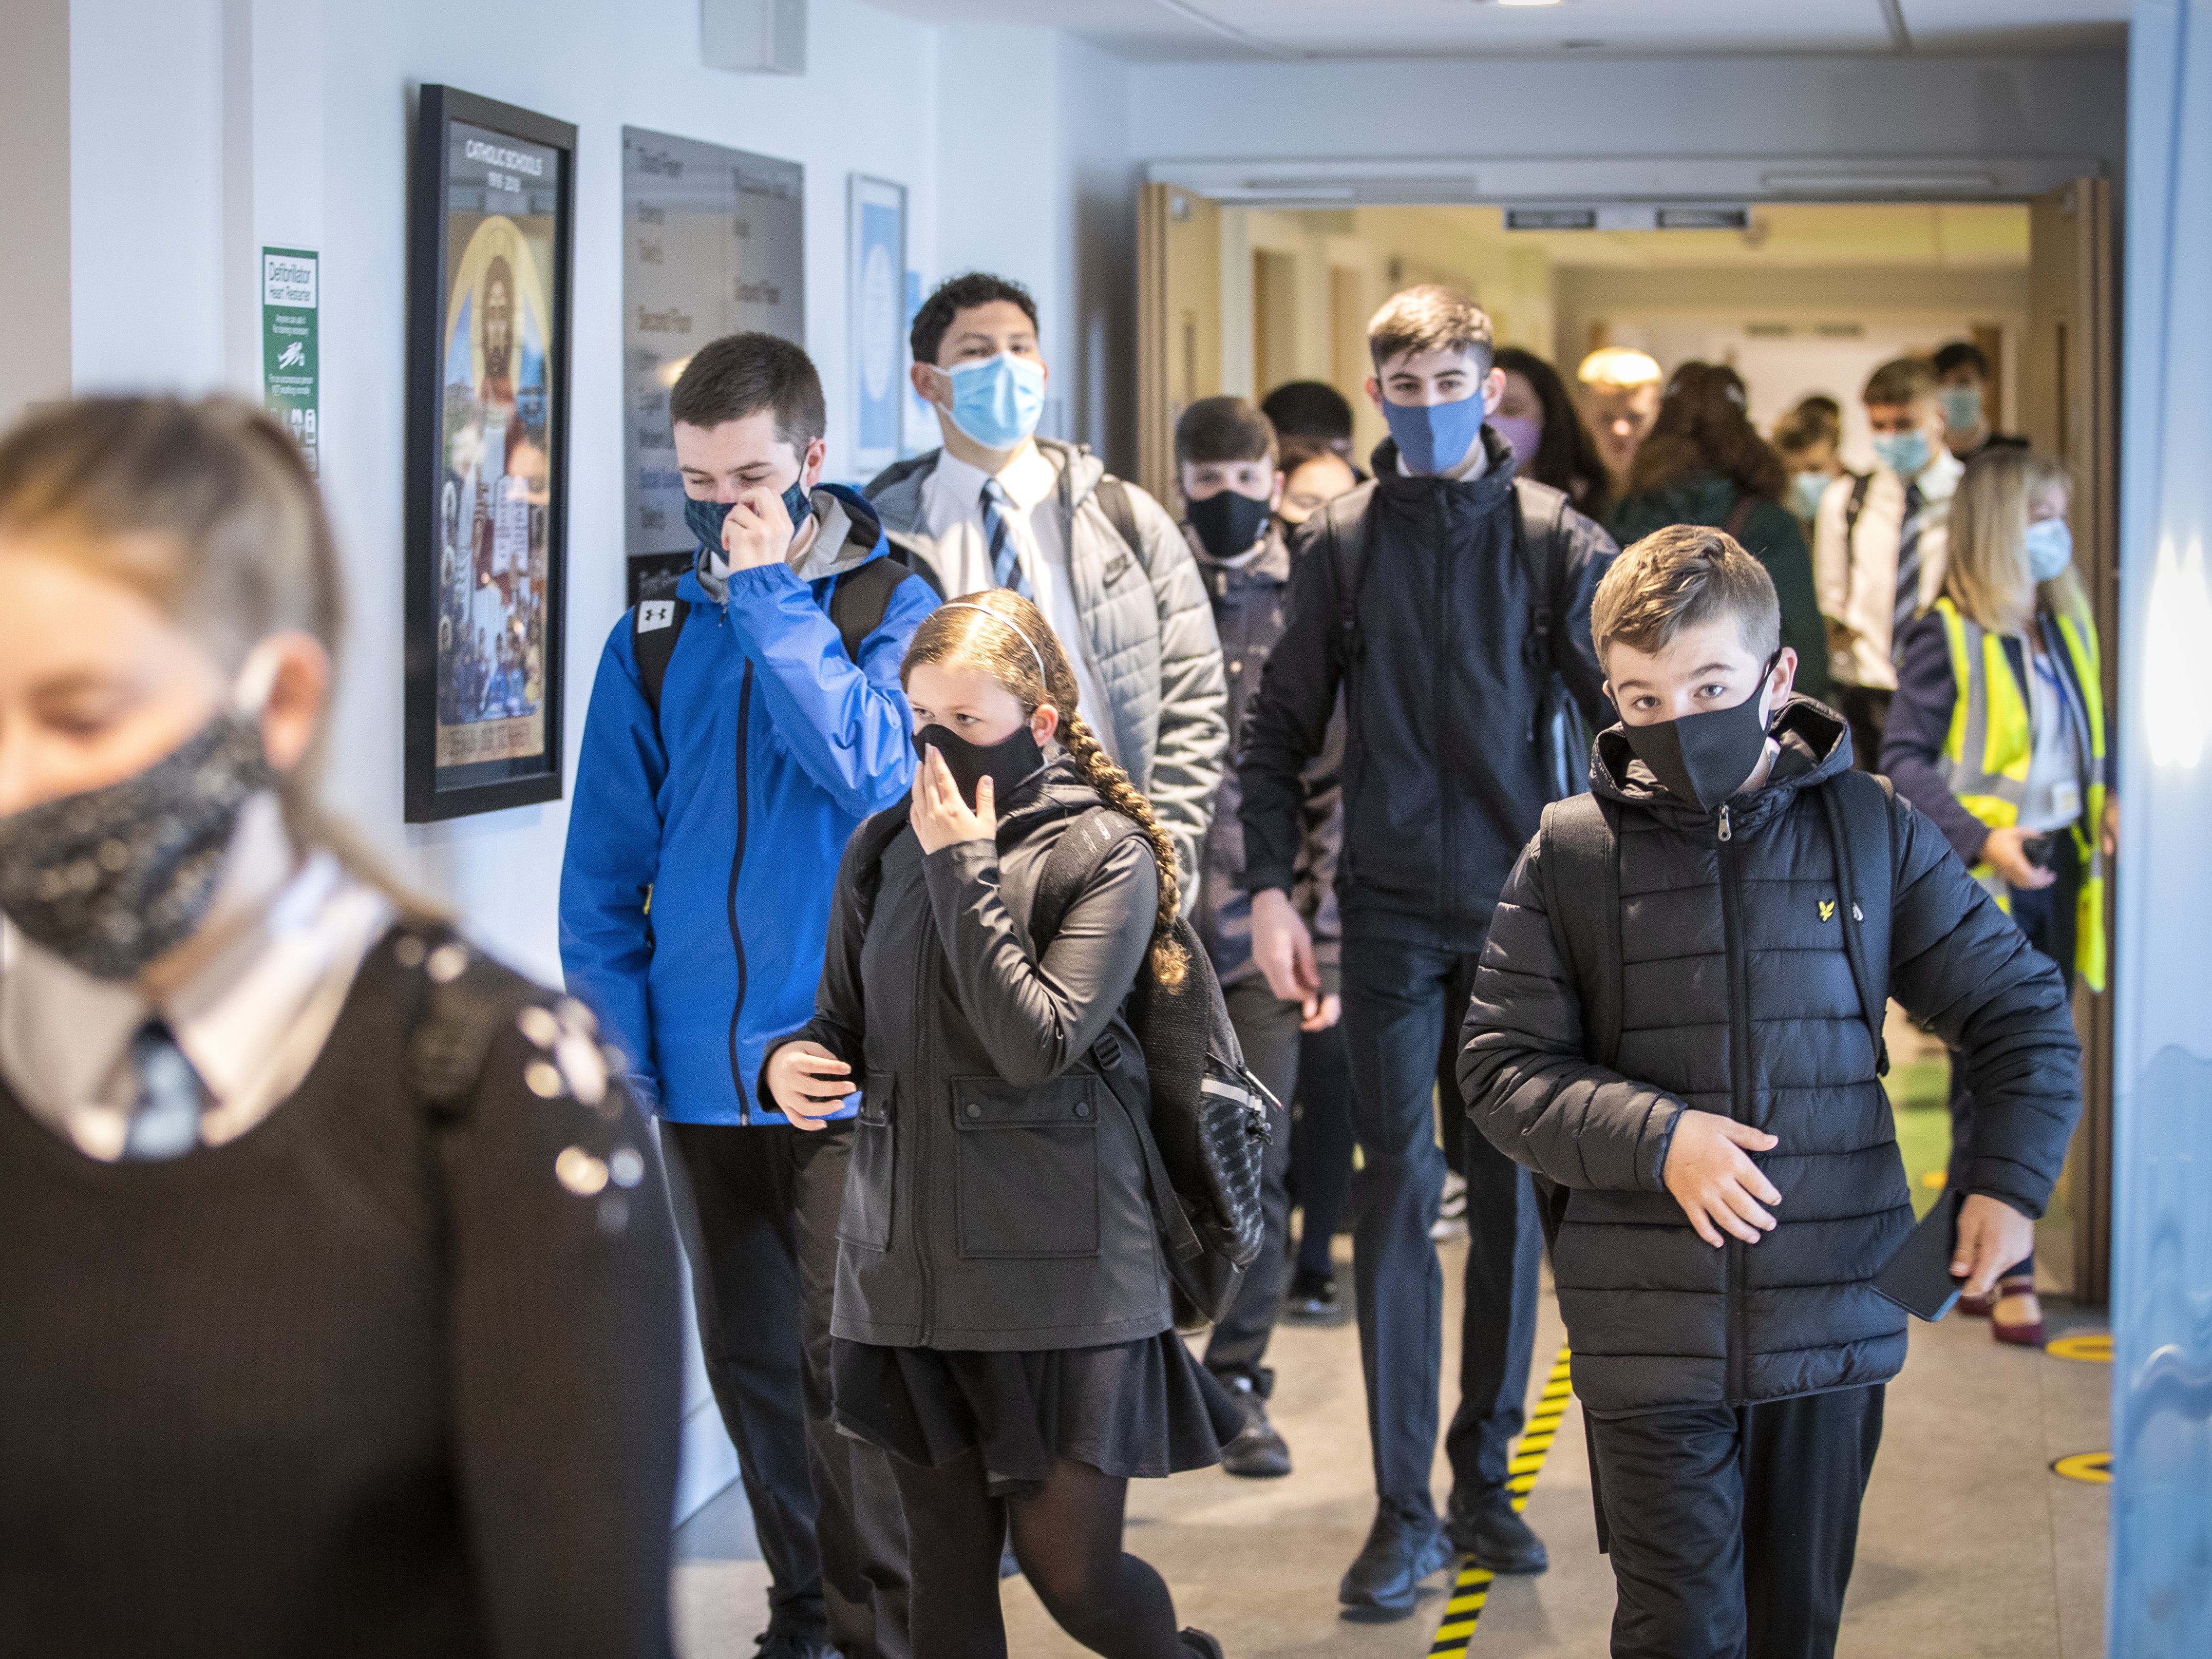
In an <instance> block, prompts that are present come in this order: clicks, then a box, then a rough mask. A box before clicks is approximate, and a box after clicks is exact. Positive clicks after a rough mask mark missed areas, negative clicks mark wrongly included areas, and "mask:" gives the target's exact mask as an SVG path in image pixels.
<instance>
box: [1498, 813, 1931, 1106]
mask: <svg viewBox="0 0 2212 1659" xmlns="http://www.w3.org/2000/svg"><path fill="white" fill-rule="evenodd" d="M1814 793H1817V794H1818V795H1819V796H1820V808H1821V811H1822V812H1823V813H1824V814H1825V815H1826V818H1827V821H1828V835H1829V838H1830V840H1831V841H1832V842H1833V844H1834V846H1835V849H1836V868H1837V870H1838V872H1840V877H1839V880H1838V886H1839V887H1840V889H1841V890H1840V891H1838V893H1837V895H1836V908H1837V909H1838V912H1839V913H1840V914H1841V915H1842V917H1843V919H1844V954H1845V955H1846V956H1847V957H1850V964H1851V979H1852V981H1853V982H1854V983H1855V984H1856V985H1857V987H1858V994H1859V1012H1860V1013H1861V1015H1862V1017H1863V1018H1864V1019H1865V1020H1866V1023H1867V1030H1869V1032H1871V1033H1872V1034H1873V1036H1874V1043H1875V1055H1876V1056H1877V1059H1876V1061H1875V1072H1876V1074H1877V1075H1880V1076H1883V1077H1887V1075H1888V1074H1889V1045H1888V1043H1887V1042H1886V1041H1884V1039H1883V1037H1882V1019H1883V1016H1884V1015H1885V1014H1886V1012H1887V1010H1888V1007H1889V924H1890V907H1891V902H1892V896H1893V884H1894V881H1895V875H1896V872H1895V868H1894V864H1895V860H1896V856H1897V849H1896V848H1894V847H1893V846H1892V845H1891V842H1890V823H1889V802H1890V795H1891V791H1890V783H1889V780H1888V779H1887V778H1884V777H1877V776H1875V775H1873V774H1872V773H1868V772H1844V773H1842V774H1839V775H1838V776H1835V777H1832V778H1830V779H1829V780H1828V781H1826V783H1823V784H1820V786H1818V787H1817V789H1816V790H1815V792H1814ZM1619 811H1620V807H1619V806H1618V805H1615V804H1614V803H1613V802H1612V801H1610V800H1607V799H1604V798H1603V797H1601V796H1599V795H1595V794H1582V795H1577V796H1575V797H1573V798H1572V799H1567V800H1557V801H1553V803H1552V804H1551V805H1549V806H1547V807H1546V808H1545V809H1544V818H1543V823H1542V827H1541V828H1540V829H1538V830H1537V832H1536V835H1537V842H1538V845H1539V847H1540V848H1541V857H1542V870H1543V881H1544V908H1545V909H1546V910H1547V912H1548V913H1549V914H1550V917H1551V923H1552V943H1553V946H1554V948H1555V949H1557V950H1558V951H1559V960H1560V961H1561V963H1564V964H1565V967H1566V969H1567V972H1568V975H1569V977H1570V979H1571V981H1573V983H1574V984H1575V986H1576V987H1577V990H1578V992H1579V993H1580V995H1581V1000H1582V1023H1583V1059H1584V1060H1588V1061H1589V1063H1590V1064H1591V1065H1593V1066H1604V1067H1605V1068H1606V1069H1607V1071H1612V1070H1613V1069H1614V1067H1615V1065H1616V1063H1617V1062H1618V1060H1619V1058H1620V1019H1621V1012H1620V1009H1621V1003H1620V982H1621V942H1620V823H1619V820H1618V817H1617V815H1618V813H1619ZM1876 848H1880V849H1881V850H1880V852H1879V854H1877V853H1876V851H1875V849H1876Z"/></svg>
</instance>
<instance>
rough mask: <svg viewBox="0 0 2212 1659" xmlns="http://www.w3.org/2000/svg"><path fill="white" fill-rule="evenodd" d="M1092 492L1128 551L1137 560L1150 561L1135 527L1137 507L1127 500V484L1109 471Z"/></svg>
mask: <svg viewBox="0 0 2212 1659" xmlns="http://www.w3.org/2000/svg"><path fill="white" fill-rule="evenodd" d="M1092 494H1094V495H1097V497H1098V505H1099V506H1101V507H1104V508H1105V509H1106V516H1107V517H1108V518H1109V519H1110V520H1113V523H1114V528H1115V530H1116V531H1118V532H1120V533H1121V539H1122V540H1123V541H1125V542H1127V544H1129V551H1130V552H1132V553H1133V554H1134V555H1136V558H1137V562H1138V563H1139V564H1145V565H1148V564H1149V563H1150V562H1151V561H1150V560H1148V559H1146V557H1145V538H1144V536H1143V534H1142V533H1141V532H1139V530H1138V528H1137V509H1136V507H1135V506H1134V505H1133V503H1132V502H1131V501H1130V500H1129V486H1128V485H1127V484H1125V483H1122V482H1121V480H1120V479H1119V478H1117V477H1115V476H1114V475H1113V474H1112V473H1110V472H1109V473H1107V474H1106V475H1105V476H1104V477H1102V478H1100V479H1099V480H1098V487H1097V489H1096V490H1094V491H1093V492H1092Z"/></svg>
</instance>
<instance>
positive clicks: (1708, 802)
mask: <svg viewBox="0 0 2212 1659" xmlns="http://www.w3.org/2000/svg"><path fill="white" fill-rule="evenodd" d="M1781 656H1782V653H1781V652H1779V651H1777V652H1776V653H1774V655H1772V656H1771V657H1769V658H1768V659H1766V666H1765V667H1764V668H1762V669H1760V670H1759V680H1758V683H1757V684H1755V685H1753V687H1752V691H1751V695H1750V696H1747V697H1746V698H1745V699H1744V700H1743V701H1742V702H1740V703H1737V704H1736V705H1735V707H1734V708H1711V709H1708V710H1706V711H1705V713H1704V714H1685V715H1683V716H1682V717H1681V718H1680V720H1655V721H1653V722H1652V723H1651V724H1650V725H1649V726H1631V725H1629V724H1628V723H1627V722H1626V720H1624V721H1622V722H1621V726H1620V730H1621V735H1622V736H1624V737H1626V738H1627V739H1628V746H1629V748H1630V749H1631V750H1632V751H1633V752H1634V753H1635V756H1636V758H1637V759H1638V760H1640V761H1642V762H1643V763H1644V764H1645V765H1646V766H1648V767H1650V769H1651V775H1652V776H1653V777H1655V778H1656V779H1658V780H1659V783H1660V786H1661V787H1662V788H1664V789H1665V790H1666V791H1667V793H1668V794H1670V795H1673V796H1674V797H1675V798H1676V799H1680V800H1683V801H1686V802H1689V803H1691V804H1692V805H1695V806H1696V807H1697V808H1698V810H1699V811H1701V812H1710V811H1712V810H1713V809H1714V808H1715V807H1717V806H1718V805H1720V804H1721V803H1722V802H1723V801H1724V800H1726V799H1728V798H1729V796H1730V795H1733V794H1734V793H1735V792H1736V791H1737V790H1739V789H1741V788H1742V787H1743V781H1744V780H1745V779H1746V778H1747V777H1749V776H1750V775H1751V774H1752V769H1753V768H1754V767H1756V766H1757V765H1758V764H1759V756H1760V755H1761V754H1763V753H1764V752H1765V749H1766V724H1767V723H1766V720H1765V719H1764V718H1762V717H1761V716H1760V714H1759V698H1760V696H1762V695H1764V694H1765V690H1766V683H1767V680H1768V679H1769V678H1771V676H1772V675H1773V672H1774V665H1775V664H1776V663H1777V662H1778V661H1779V660H1780V659H1781Z"/></svg>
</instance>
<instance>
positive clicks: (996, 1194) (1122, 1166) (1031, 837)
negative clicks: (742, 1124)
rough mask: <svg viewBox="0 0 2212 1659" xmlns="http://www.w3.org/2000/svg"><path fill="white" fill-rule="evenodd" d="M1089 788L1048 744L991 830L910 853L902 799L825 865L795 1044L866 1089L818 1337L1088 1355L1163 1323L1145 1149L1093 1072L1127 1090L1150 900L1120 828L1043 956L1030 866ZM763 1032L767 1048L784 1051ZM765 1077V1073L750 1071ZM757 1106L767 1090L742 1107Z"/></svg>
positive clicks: (1145, 859) (1140, 1077) (1153, 889)
mask: <svg viewBox="0 0 2212 1659" xmlns="http://www.w3.org/2000/svg"><path fill="white" fill-rule="evenodd" d="M1096 805H1098V796H1097V792H1096V791H1094V790H1093V789H1092V788H1091V786H1090V785H1089V783H1087V782H1086V781H1085V780H1084V778H1083V777H1082V775H1080V774H1079V772H1077V770H1076V769H1075V767H1074V764H1073V762H1071V761H1070V760H1068V759H1067V758H1066V756H1065V755H1062V756H1060V757H1058V758H1057V759H1055V760H1054V762H1053V763H1051V765H1049V766H1048V768H1047V769H1045V771H1044V772H1043V773H1042V774H1041V775H1039V776H1038V777H1037V778H1036V779H1034V780H1032V781H1030V782H1028V783H1026V784H1024V785H1023V786H1022V787H1020V788H1019V789H1018V790H1015V791H1014V792H1012V793H1011V794H1009V795H1008V797H1007V799H1006V805H1005V807H1004V809H1003V813H1002V816H1001V817H1000V822H999V831H998V838H997V844H996V845H995V846H994V845H993V844H992V843H991V842H982V841H969V842H954V843H953V844H952V845H951V846H949V847H944V848H939V849H938V850H937V851H936V852H934V853H932V854H927V855H925V854H923V852H922V850H921V843H920V842H918V841H916V840H915V836H914V832H913V830H912V829H908V828H904V827H900V828H898V829H897V830H896V834H895V835H893V836H892V837H891V839H890V842H889V843H888V845H884V851H883V854H882V856H881V858H880V860H878V862H877V863H876V866H875V869H876V877H875V884H874V886H875V890H874V897H873V902H872V904H871V902H870V901H869V898H868V896H867V887H868V884H869V883H868V872H867V871H866V869H865V868H864V867H863V865H864V862H865V861H866V858H867V853H868V849H869V848H871V847H872V846H873V845H878V844H882V836H881V835H880V834H878V835H872V834H871V831H872V830H884V831H889V830H890V828H891V823H892V821H894V820H896V822H897V823H899V824H900V825H903V823H904V819H905V815H906V811H907V803H905V802H902V803H901V804H900V805H897V806H896V807H893V808H891V809H890V811H889V812H888V813H884V814H879V815H878V817H875V818H872V819H870V820H869V821H868V823H865V824H863V825H862V826H861V827H860V829H859V830H858V831H857V832H856V833H855V834H854V837H853V840H852V842H851V843H850V844H849V845H848V847H847V848H846V852H845V860H844V863H843V866H842V867H841V868H840V869H839V871H838V872H837V890H836V900H835V904H834V908H833V912H832V915H831V917H830V921H829V951H828V953H827V956H826V957H825V958H824V961H823V972H822V984H821V988H820V990H819V991H818V992H817V995H816V1011H815V1016H814V1018H813V1020H812V1021H811V1023H809V1024H807V1025H806V1026H805V1029H803V1030H799V1031H796V1032H794V1033H793V1035H792V1036H790V1037H787V1038H785V1039H784V1040H783V1041H784V1042H793V1041H795V1040H797V1039H799V1038H801V1037H811V1039H813V1040H814V1041H815V1042H818V1043H820V1044H822V1046H823V1048H827V1049H829V1052H830V1053H832V1054H836V1056H837V1057H838V1058H839V1059H841V1060H844V1061H845V1062H846V1063H847V1064H848V1065H849V1066H852V1068H853V1076H854V1080H855V1081H856V1082H857V1083H859V1084H860V1085H862V1087H863V1090H864V1093H863V1096H862V1103H861V1107H860V1121H859V1122H858V1124H857V1125H856V1126H855V1128H854V1134H855V1135H856V1137H857V1139H855V1140H854V1146H853V1164H852V1172H851V1175H850V1176H849V1177H848V1180H847V1182H846V1187H845V1202H844V1210H843V1212H842V1215H841V1216H840V1217H839V1219H838V1224H837V1239H838V1248H837V1292H836V1307H835V1310H834V1313H833V1316H832V1318H831V1321H830V1330H831V1332H832V1334H835V1335H837V1336H841V1337H844V1338H846V1339H848V1340H853V1341H858V1342H872V1343H876V1344H878V1345H881V1346H888V1347H930V1348H943V1349H995V1350H1028V1349H1046V1348H1085V1347H1096V1346H1103V1345H1105V1344H1108V1343H1114V1342H1126V1341H1130V1340H1134V1339H1137V1338H1141V1337H1148V1336H1157V1335H1158V1334H1159V1333H1160V1332H1162V1331H1164V1330H1165V1329H1167V1328H1168V1327H1169V1325H1170V1322H1171V1317H1172V1316H1171V1314H1170V1308H1169V1302H1168V1279H1167V1272H1166V1268H1165V1267H1164V1264H1163V1262H1162V1261H1161V1259H1160V1253H1159V1245H1158V1230H1157V1228H1156V1227H1155V1225H1154V1224H1153V1220H1152V1206H1151V1204H1150V1202H1149V1201H1148V1200H1147V1199H1146V1192H1145V1173H1144V1163H1143V1154H1142V1152H1140V1151H1139V1146H1138V1143H1137V1139H1136V1134H1135V1132H1134V1131H1133V1129H1132V1128H1131V1127H1130V1125H1129V1121H1128V1119H1127V1116H1126V1115H1124V1114H1123V1112H1122V1110H1121V1107H1120V1106H1118V1105H1117V1104H1116V1103H1115V1097H1114V1095H1113V1093H1112V1092H1111V1091H1109V1087H1108V1085H1107V1079H1106V1077H1105V1075H1104V1074H1103V1073H1101V1071H1100V1070H1099V1064H1100V1062H1099V1060H1098V1058H1097V1054H1094V1052H1093V1049H1094V1047H1095V1046H1097V1045H1098V1043H1099V1039H1100V1038H1101V1037H1103V1036H1108V1035H1109V1034H1111V1036H1113V1037H1114V1038H1115V1042H1112V1043H1109V1044H1107V1045H1105V1046H1106V1048H1108V1049H1109V1052H1110V1051H1112V1050H1115V1049H1118V1051H1119V1052H1118V1054H1115V1057H1114V1060H1113V1063H1114V1065H1115V1068H1116V1074H1117V1075H1118V1076H1120V1077H1121V1078H1122V1079H1124V1080H1125V1081H1124V1085H1123V1092H1124V1093H1125V1094H1126V1095H1129V1096H1132V1097H1134V1098H1137V1099H1142V1098H1144V1097H1145V1096H1146V1076H1145V1062H1144V1052H1143V1050H1142V1049H1140V1048H1139V1047H1138V1046H1137V1042H1136V1039H1135V1037H1134V1036H1133V1035H1132V1034H1131V1032H1130V1030H1129V1028H1128V1026H1127V1024H1125V1023H1124V1022H1123V1020H1122V1018H1121V1005H1122V1003H1123V1002H1124V1001H1126V1000H1127V997H1128V994H1129V991H1130V988H1131V987H1132V986H1133V985H1134V984H1135V982H1136V977H1137V969H1138V967H1139V964H1140V963H1141V962H1142V960H1143V958H1144V954H1145V951H1146V947H1147V945H1148V944H1149V942H1150V940H1151V938H1152V919H1153V915H1154V913H1155V912H1156V910H1157V909H1158V904H1159V873H1158V866H1157V865H1156V864H1155V863H1154V862H1153V858H1152V848H1151V845H1150V843H1148V842H1146V841H1145V840H1144V839H1143V838H1142V837H1141V836H1131V837H1128V838H1127V839H1124V840H1122V841H1121V842H1117V843H1116V844H1115V848H1114V850H1113V851H1112V852H1111V853H1109V854H1108V855H1107V858H1106V860H1105V861H1104V862H1103V864H1102V865H1101V866H1099V868H1098V871H1097V874H1096V875H1095V876H1093V878H1091V883H1090V884H1089V885H1088V886H1086V887H1085V889H1084V890H1082V891H1081V892H1080V893H1079V894H1078V895H1076V896H1075V898H1074V899H1073V901H1072V902H1070V903H1069V905H1068V908H1067V911H1066V916H1065V918H1064V920H1063V921H1061V924H1060V932H1059V933H1058V934H1057V936H1055V937H1054V939H1053V941H1052V943H1051V945H1049V946H1048V948H1047V950H1046V951H1045V953H1044V959H1043V961H1042V963H1039V962H1038V960H1037V958H1036V952H1035V951H1034V949H1033V948H1032V946H1031V945H1030V937H1029V927H1028V922H1029V914H1030V903H1031V902H1032V900H1033V899H1034V898H1035V896H1036V883H1037V879H1038V878H1039V876H1040V875H1041V874H1042V872H1043V868H1044V861H1045V859H1046V857H1047V856H1048V854H1050V853H1051V851H1052V849H1053V848H1054V845H1055V844H1056V843H1057V842H1059V840H1060V835H1061V833H1062V831H1063V830H1064V829H1066V827H1067V826H1068V825H1069V824H1070V823H1073V822H1074V820H1075V818H1076V817H1078V816H1079V814H1081V813H1083V812H1085V811H1089V810H1090V809H1091V808H1092V807H1094V806H1096ZM781 1046H782V1044H781V1043H778V1044H775V1045H774V1046H773V1047H772V1048H771V1049H770V1052H771V1053H773V1052H774V1049H775V1048H780V1047H781ZM762 1071H763V1075H765V1073H766V1071H767V1067H766V1066H765V1064H763V1067H762ZM763 1104H767V1101H766V1100H765V1099H763Z"/></svg>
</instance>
